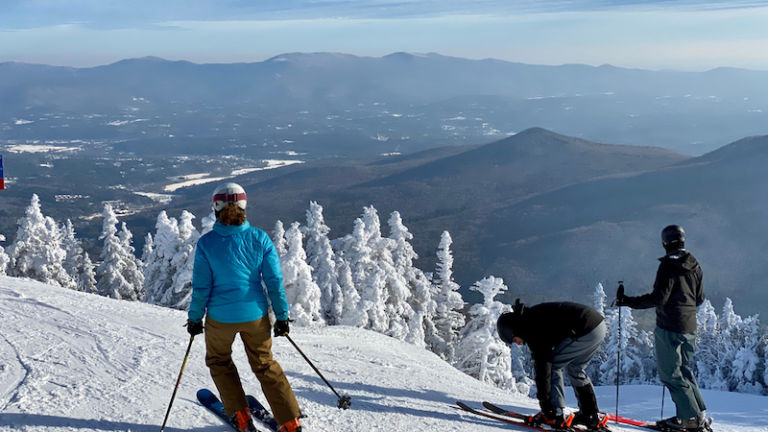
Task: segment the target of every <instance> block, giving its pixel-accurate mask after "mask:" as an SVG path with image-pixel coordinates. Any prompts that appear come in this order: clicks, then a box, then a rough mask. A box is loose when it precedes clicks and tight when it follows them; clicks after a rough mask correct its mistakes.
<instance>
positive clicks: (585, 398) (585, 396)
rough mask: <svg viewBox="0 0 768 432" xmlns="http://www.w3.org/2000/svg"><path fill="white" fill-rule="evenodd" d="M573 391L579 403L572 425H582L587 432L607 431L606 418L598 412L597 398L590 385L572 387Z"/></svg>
mask: <svg viewBox="0 0 768 432" xmlns="http://www.w3.org/2000/svg"><path fill="white" fill-rule="evenodd" d="M573 391H574V392H575V393H576V400H577V401H578V403H579V411H577V412H576V414H575V415H574V416H573V424H574V425H582V426H584V427H586V428H587V430H588V431H608V430H609V429H608V426H607V424H608V417H607V416H605V415H604V414H601V413H600V412H599V411H598V409H597V398H595V390H594V389H593V388H592V385H591V384H587V385H585V386H582V387H574V388H573Z"/></svg>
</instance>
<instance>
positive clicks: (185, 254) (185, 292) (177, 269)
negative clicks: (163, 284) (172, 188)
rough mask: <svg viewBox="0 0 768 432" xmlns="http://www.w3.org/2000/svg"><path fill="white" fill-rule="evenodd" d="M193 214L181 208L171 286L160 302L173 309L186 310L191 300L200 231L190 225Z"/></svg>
mask: <svg viewBox="0 0 768 432" xmlns="http://www.w3.org/2000/svg"><path fill="white" fill-rule="evenodd" d="M194 218H195V216H194V215H193V214H192V213H190V212H188V211H186V210H183V211H182V212H181V216H180V217H179V238H178V247H177V249H176V253H175V254H174V256H173V258H171V272H172V273H173V276H172V277H171V286H170V289H168V290H167V291H166V292H165V295H164V296H163V299H162V304H163V305H166V306H168V307H172V308H174V309H181V310H187V309H188V308H189V302H190V301H191V300H192V269H193V267H194V264H195V248H196V247H197V240H198V239H199V238H200V233H199V232H198V231H197V229H195V227H194V225H192V219H194Z"/></svg>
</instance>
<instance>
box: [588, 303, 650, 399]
mask: <svg viewBox="0 0 768 432" xmlns="http://www.w3.org/2000/svg"><path fill="white" fill-rule="evenodd" d="M619 315H621V316H619ZM605 323H606V325H607V327H608V335H607V336H606V338H605V340H604V341H603V347H602V350H603V352H605V355H606V361H605V362H604V363H603V364H602V365H600V376H599V379H600V381H599V383H600V384H606V385H610V384H615V383H616V369H617V367H616V366H617V361H618V353H619V351H620V352H621V371H620V377H621V383H622V384H642V383H646V382H648V380H649V379H650V375H651V374H652V375H653V376H655V374H656V370H655V367H654V366H653V361H652V359H653V358H654V357H653V352H652V351H651V350H652V349H653V339H652V338H651V336H650V334H649V333H648V332H646V331H643V330H640V329H638V328H637V322H635V319H634V318H633V316H632V310H631V309H630V308H628V307H622V308H621V313H619V308H615V309H611V310H609V311H607V312H606V313H605ZM619 333H620V334H621V338H619Z"/></svg>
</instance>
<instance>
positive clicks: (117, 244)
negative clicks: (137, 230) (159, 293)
mask: <svg viewBox="0 0 768 432" xmlns="http://www.w3.org/2000/svg"><path fill="white" fill-rule="evenodd" d="M102 216H103V218H104V222H103V225H102V231H101V235H100V236H99V239H100V240H103V241H104V246H103V247H102V249H101V264H99V266H98V267H97V269H96V276H97V280H98V283H97V284H96V291H97V293H98V294H99V295H102V296H105V297H111V298H115V299H124V300H138V299H139V295H140V294H141V292H142V290H143V289H142V287H141V286H136V285H134V284H135V283H136V281H137V280H139V278H138V277H137V275H138V274H140V273H139V272H138V268H137V266H136V258H135V257H134V256H133V255H132V251H130V250H126V249H125V247H124V244H125V242H128V243H130V236H129V235H128V234H129V233H128V232H127V229H124V231H122V232H121V233H120V234H119V235H118V231H117V227H116V225H117V216H116V215H115V212H114V210H112V206H111V205H110V204H108V203H107V204H104V211H103V213H102ZM131 249H132V248H131ZM129 251H130V252H131V255H130V256H129ZM141 280H143V278H141Z"/></svg>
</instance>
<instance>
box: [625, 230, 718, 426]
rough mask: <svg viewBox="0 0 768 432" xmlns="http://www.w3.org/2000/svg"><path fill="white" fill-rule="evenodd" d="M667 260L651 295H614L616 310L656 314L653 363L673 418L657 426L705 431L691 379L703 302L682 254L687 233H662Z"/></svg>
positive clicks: (695, 272) (697, 274) (694, 271)
mask: <svg viewBox="0 0 768 432" xmlns="http://www.w3.org/2000/svg"><path fill="white" fill-rule="evenodd" d="M661 243H662V245H663V246H664V250H665V251H666V255H665V256H663V257H661V258H659V261H661V263H659V269H658V271H657V272H656V281H655V282H654V284H653V291H652V292H651V293H649V294H645V295H641V296H638V297H629V296H626V295H624V287H623V286H619V289H618V291H617V292H616V304H617V305H619V306H629V307H631V308H634V309H648V308H652V307H655V308H656V329H655V331H654V336H655V343H656V363H657V368H658V370H659V378H660V379H661V382H662V383H664V385H665V386H667V388H668V389H669V394H670V395H671V396H672V400H673V401H674V402H675V406H676V408H677V415H676V416H675V417H670V418H668V419H665V420H660V421H659V422H658V424H659V426H663V427H667V428H672V429H675V430H689V431H699V430H704V425H705V418H706V416H705V413H704V410H706V406H705V405H704V398H703V397H702V396H701V392H700V391H699V386H698V384H697V383H696V378H695V377H694V375H693V351H694V348H695V346H696V308H697V307H698V306H699V305H701V303H703V302H704V291H703V290H702V287H701V278H702V271H701V267H700V266H699V263H698V262H697V261H696V258H694V257H693V255H691V253H690V252H688V251H687V250H685V232H684V231H683V228H682V227H680V226H678V225H669V226H667V227H665V228H664V229H663V230H662V231H661Z"/></svg>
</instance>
